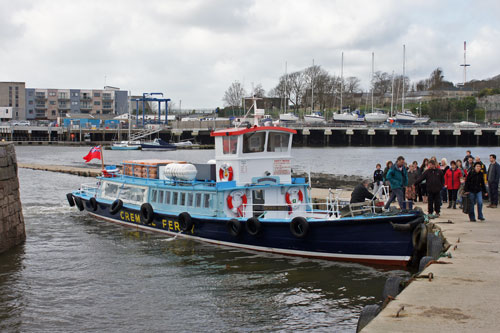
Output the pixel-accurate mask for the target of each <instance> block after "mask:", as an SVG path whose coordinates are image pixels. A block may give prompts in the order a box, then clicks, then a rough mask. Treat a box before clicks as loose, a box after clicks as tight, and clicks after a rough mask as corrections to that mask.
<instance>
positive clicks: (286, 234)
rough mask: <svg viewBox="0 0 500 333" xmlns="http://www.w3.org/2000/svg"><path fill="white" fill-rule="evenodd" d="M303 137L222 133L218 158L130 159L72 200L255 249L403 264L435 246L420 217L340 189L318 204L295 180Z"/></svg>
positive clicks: (146, 224) (151, 226) (217, 134)
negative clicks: (346, 195) (346, 196)
mask: <svg viewBox="0 0 500 333" xmlns="http://www.w3.org/2000/svg"><path fill="white" fill-rule="evenodd" d="M254 103H255V100H254ZM294 134H296V131H295V130H294V129H290V128H286V127H278V126H258V124H255V125H254V126H251V127H249V128H228V129H223V130H217V131H214V132H212V133H211V136H212V137H213V138H214V140H215V161H209V162H207V163H201V164H194V163H188V162H186V161H172V160H161V159H158V160H140V161H124V162H123V172H122V174H120V175H116V177H109V178H108V177H97V179H96V181H95V182H93V183H92V184H83V185H81V187H80V188H79V189H77V190H75V191H73V192H71V193H68V194H67V196H66V197H67V199H68V203H69V204H70V205H71V206H76V207H77V208H78V209H79V210H80V211H86V212H87V213H88V214H89V215H90V216H93V217H96V218H99V219H102V220H105V221H109V222H114V223H118V224H122V225H124V226H128V227H132V228H134V229H141V230H146V231H154V232H159V233H163V234H165V235H169V236H175V237H179V238H186V239H192V240H196V241H203V242H207V243H211V244H216V245H222V246H227V247H233V248H239V249H245V250H251V251H261V252H269V253H273V254H282V255H291V256H302V257H308V258H319V259H328V260H342V261H355V262H361V263H370V264H383V265H402V266H404V265H406V264H407V263H408V262H409V261H410V259H411V258H412V256H417V254H418V253H419V252H418V251H421V250H422V249H425V248H426V244H425V241H426V239H427V238H426V237H425V235H426V234H427V232H426V231H425V230H427V229H426V228H427V226H426V225H425V224H424V223H423V221H424V217H423V216H422V212H421V210H397V209H395V210H394V209H391V211H389V212H385V211H382V210H381V208H379V205H377V204H376V203H375V201H371V202H366V203H361V204H349V203H348V202H345V201H343V200H342V199H341V198H340V195H339V194H338V193H337V192H334V191H329V195H328V197H327V198H326V200H325V202H323V203H321V208H319V207H320V206H317V205H316V204H314V203H313V200H312V197H311V194H310V186H311V184H310V183H308V182H307V181H306V179H305V178H297V177H294V176H293V175H292V170H291V169H292V160H293V156H292V139H293V135H294ZM383 188H385V187H383ZM384 198H387V196H384ZM424 231H425V235H424Z"/></svg>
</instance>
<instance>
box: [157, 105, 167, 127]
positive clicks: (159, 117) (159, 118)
mask: <svg viewBox="0 0 500 333" xmlns="http://www.w3.org/2000/svg"><path fill="white" fill-rule="evenodd" d="M165 117H166V115H165ZM158 125H161V100H158Z"/></svg>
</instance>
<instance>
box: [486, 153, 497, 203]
mask: <svg viewBox="0 0 500 333" xmlns="http://www.w3.org/2000/svg"><path fill="white" fill-rule="evenodd" d="M499 179H500V165H499V164H498V163H497V156H496V155H495V154H491V155H490V167H489V168H488V192H489V197H490V204H489V205H488V206H486V207H488V208H497V205H498V181H499Z"/></svg>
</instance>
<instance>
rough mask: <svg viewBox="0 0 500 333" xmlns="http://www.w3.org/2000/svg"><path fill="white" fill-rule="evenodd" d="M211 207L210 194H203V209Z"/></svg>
mask: <svg viewBox="0 0 500 333" xmlns="http://www.w3.org/2000/svg"><path fill="white" fill-rule="evenodd" d="M208 207H210V194H207V193H205V194H203V208H208Z"/></svg>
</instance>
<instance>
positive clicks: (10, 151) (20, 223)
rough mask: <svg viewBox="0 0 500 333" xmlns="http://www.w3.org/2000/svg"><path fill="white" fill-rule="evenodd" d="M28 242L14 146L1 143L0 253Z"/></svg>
mask: <svg viewBox="0 0 500 333" xmlns="http://www.w3.org/2000/svg"><path fill="white" fill-rule="evenodd" d="M25 240H26V231H25V228H24V218H23V211H22V207H21V199H20V197H19V179H18V178H17V160H16V151H15V149H14V145H13V144H11V143H3V142H0V253H2V252H5V251H7V250H8V249H10V248H12V247H14V246H16V245H18V244H21V243H23V242H24V241H25Z"/></svg>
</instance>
